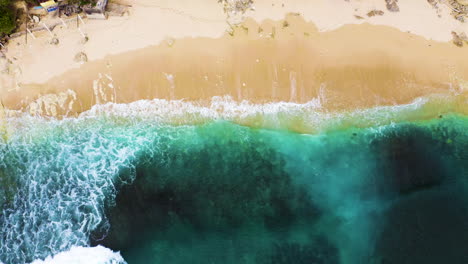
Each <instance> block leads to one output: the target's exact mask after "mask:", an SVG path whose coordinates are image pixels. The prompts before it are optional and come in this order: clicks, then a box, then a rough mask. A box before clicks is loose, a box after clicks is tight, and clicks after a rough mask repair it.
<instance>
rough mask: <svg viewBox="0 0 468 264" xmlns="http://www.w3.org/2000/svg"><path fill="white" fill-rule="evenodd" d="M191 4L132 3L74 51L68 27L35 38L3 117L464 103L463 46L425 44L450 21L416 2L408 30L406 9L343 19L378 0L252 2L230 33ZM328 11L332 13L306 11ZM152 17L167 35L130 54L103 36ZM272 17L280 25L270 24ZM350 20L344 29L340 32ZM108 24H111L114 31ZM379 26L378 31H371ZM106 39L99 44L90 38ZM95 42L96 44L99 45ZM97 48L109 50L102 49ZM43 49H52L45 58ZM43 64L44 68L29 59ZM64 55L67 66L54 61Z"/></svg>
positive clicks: (206, 5)
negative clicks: (188, 107)
mask: <svg viewBox="0 0 468 264" xmlns="http://www.w3.org/2000/svg"><path fill="white" fill-rule="evenodd" d="M203 1H204V2H203V4H198V5H194V4H187V3H186V2H184V1H181V2H178V3H175V4H172V5H176V7H174V8H169V7H161V6H158V7H154V6H153V7H150V6H148V5H147V4H148V3H150V2H151V1H147V0H140V1H139V2H138V3H135V5H134V7H133V10H132V14H131V15H130V16H124V17H119V18H111V19H109V20H107V21H92V22H90V23H89V24H87V25H86V26H85V27H86V28H87V29H88V30H87V32H86V33H87V34H89V36H90V40H89V42H88V43H86V44H84V45H83V44H80V43H79V41H78V39H77V38H76V37H77V36H76V35H77V34H78V33H76V32H75V33H74V34H75V37H74V38H69V37H70V36H69V35H70V34H71V33H72V31H73V30H71V29H68V30H58V31H57V34H58V36H59V37H60V39H62V38H64V40H63V41H62V40H61V42H60V44H59V46H58V47H52V45H48V44H44V43H42V44H41V43H40V42H41V41H42V42H44V41H45V40H46V39H47V38H42V39H41V38H38V39H37V40H35V41H36V42H39V43H33V44H31V45H32V46H31V47H30V49H31V50H29V52H32V50H34V49H37V48H41V47H45V48H46V49H47V50H46V51H44V53H40V54H42V55H38V54H36V55H34V54H32V53H29V54H27V53H25V54H21V55H22V56H23V60H20V59H18V62H17V63H18V64H19V63H22V65H23V66H24V67H23V68H21V69H19V70H18V72H19V73H17V74H16V75H17V76H14V77H15V78H17V79H18V80H9V81H10V82H9V84H7V83H8V82H6V81H5V80H4V81H3V85H2V87H1V88H0V90H1V91H2V97H1V99H2V101H3V103H4V104H5V106H6V108H8V109H13V110H22V111H27V112H30V113H32V114H40V115H46V116H62V115H64V114H67V115H68V114H71V115H76V113H80V112H83V111H86V110H87V109H90V108H91V107H92V106H93V105H95V104H102V103H106V102H116V103H129V102H133V101H137V100H141V99H153V98H160V99H172V100H177V99H185V100H189V101H203V100H205V101H206V100H209V99H211V98H212V97H213V96H226V95H228V96H231V97H233V98H234V99H235V100H237V101H242V100H249V101H252V102H254V103H264V102H276V101H285V102H298V103H301V102H307V101H310V100H313V99H314V98H318V97H320V96H322V97H324V98H326V101H327V104H326V105H324V107H325V108H326V109H328V110H332V111H335V110H352V109H358V108H367V107H374V106H378V105H392V104H405V103H409V102H411V101H412V100H414V99H415V98H418V97H421V96H424V95H430V94H434V93H447V92H454V91H455V92H458V93H461V94H462V96H466V90H467V89H468V88H467V87H466V80H468V55H467V54H466V52H464V51H466V48H467V47H466V45H465V47H461V48H460V47H456V46H455V45H453V43H451V42H440V41H435V40H429V39H428V38H431V36H432V38H436V39H439V40H441V39H444V38H446V40H449V39H450V37H451V32H448V29H447V26H453V24H451V23H456V22H453V21H455V20H454V19H453V18H451V17H450V18H449V17H447V15H444V16H443V17H442V18H438V17H437V14H436V13H435V12H436V10H435V9H433V8H432V7H431V6H430V5H429V4H428V3H426V2H425V1H420V2H417V5H421V3H422V2H424V3H423V4H424V6H426V7H425V8H423V7H422V5H421V6H419V7H418V8H419V9H420V10H421V11H420V12H419V13H420V14H424V15H423V16H420V17H419V21H414V19H413V21H409V20H408V19H409V18H408V11H405V10H408V8H411V7H412V8H416V7H414V6H415V5H416V4H415V3H414V2H413V4H403V3H401V4H400V5H401V6H400V12H397V13H391V12H388V11H387V10H386V9H385V14H384V15H383V16H378V17H370V18H367V19H365V20H362V19H356V18H355V17H352V16H354V15H353V14H355V13H356V14H360V13H359V12H363V11H362V10H380V9H382V10H384V8H385V3H384V1H371V0H369V1H366V2H365V3H355V2H350V3H347V2H345V3H341V4H338V3H330V2H327V1H319V2H317V3H316V4H314V6H313V7H312V6H310V5H306V1H303V0H294V1H290V2H289V3H286V4H285V6H284V7H283V6H281V4H280V2H279V1H257V2H256V3H255V10H253V11H252V10H250V11H247V12H246V14H245V21H244V22H243V23H242V24H240V25H239V26H238V27H236V28H233V31H231V32H230V31H229V27H228V26H227V24H226V22H225V19H226V18H225V14H224V13H223V12H222V8H221V6H220V5H219V4H217V3H215V2H212V1H208V0H203ZM277 2H278V3H277ZM357 4H360V5H361V6H360V8H356V7H355V6H356V5H357ZM270 5H271V6H270ZM406 5H407V6H406ZM417 5H416V6H417ZM156 6H157V5H156ZM195 6H196V7H195ZM301 7H302V9H301ZM305 7H306V8H305ZM314 7H315V9H314ZM332 7H335V9H336V12H337V13H339V14H341V15H340V16H337V17H333V18H330V17H329V16H327V15H326V14H323V15H321V16H319V15H318V14H317V12H319V11H320V10H322V12H324V11H326V10H329V9H330V8H332ZM353 7H354V9H353ZM155 9H159V10H160V13H159V15H161V17H158V18H156V20H158V21H163V22H164V21H165V22H166V23H167V22H169V23H167V24H168V25H170V26H168V27H167V28H158V30H157V31H155V32H154V34H150V35H148V34H146V35H144V37H142V36H143V35H142V36H140V38H141V43H140V42H138V43H137V45H140V46H142V47H135V45H136V44H135V43H134V42H132V41H129V40H128V39H125V40H124V39H121V40H118V41H117V42H115V41H116V40H115V38H114V37H112V36H111V35H112V34H115V30H118V29H120V30H121V31H122V32H123V34H129V32H128V27H129V25H140V26H142V24H141V23H142V20H144V19H142V17H143V18H145V16H144V12H147V13H146V15H148V14H149V13H151V12H154V10H155ZM297 9H301V10H302V11H303V12H301V14H298V13H289V15H286V16H284V12H285V11H288V12H291V11H295V10H297ZM176 10H177V12H176ZM184 10H185V11H184ZM189 10H190V12H191V13H192V15H189ZM356 10H357V11H356ZM340 12H341V13H340ZM431 12H434V14H433V15H434V16H435V18H436V19H437V20H434V21H432V22H433V23H434V24H437V23H439V24H437V25H439V27H438V28H436V29H433V30H432V29H430V30H429V28H430V27H429V26H427V25H426V24H424V23H427V21H429V20H428V19H432V18H431V14H432V13H431ZM440 12H442V14H443V11H440ZM325 13H326V12H325ZM196 14H198V16H197V15H196ZM280 14H283V18H281V19H278V18H279V15H280ZM184 17H185V18H184ZM350 17H351V18H350ZM181 19H186V20H184V21H185V22H184V21H181ZM273 19H275V20H273ZM353 19H354V20H353ZM197 20H199V21H198V22H196V21H197ZM132 21H133V22H132ZM258 21H262V22H260V23H259V22H258ZM310 21H314V22H310ZM333 21H335V22H333ZM337 21H338V22H337ZM343 21H344V22H343ZM353 21H354V22H355V23H356V24H349V23H353ZM117 22H119V23H122V24H121V26H120V27H119V26H116V23H117ZM341 22H343V24H344V25H343V24H341ZM366 22H370V23H372V24H369V23H366ZM189 23H191V24H190V26H189V28H187V24H189ZM380 23H381V24H387V25H386V26H385V25H375V24H380ZM90 25H93V29H92V30H90V29H89V28H90V27H91V26H90ZM122 25H124V26H122ZM125 25H127V26H125ZM389 25H393V26H394V27H391V26H389ZM398 25H400V27H399V28H398ZM401 25H407V28H404V27H401ZM463 25H464V26H465V27H466V26H467V25H466V24H463ZM409 28H411V29H413V30H414V31H418V30H419V32H420V35H417V34H414V33H415V32H411V33H408V32H404V31H402V30H405V29H409ZM194 29H195V30H194ZM93 30H94V31H93ZM106 30H107V31H108V33H106V34H108V35H102V36H101V35H96V34H98V33H99V32H100V33H103V32H104V33H105V32H106ZM139 30H140V31H142V29H139ZM226 30H227V33H226ZM424 30H427V32H426V33H424V32H423V31H424ZM454 30H456V29H454ZM137 31H138V30H137ZM62 33H63V34H64V35H63V36H62V35H60V34H62ZM67 34H68V35H67ZM135 34H136V33H135ZM431 34H432V35H431ZM99 38H101V39H107V40H106V41H104V42H102V43H101V42H99V41H98V40H99ZM140 38H139V40H140ZM112 39H114V40H112ZM65 41H67V42H65ZM109 41H110V42H111V43H112V45H110V46H107V49H106V50H103V48H106V45H107V44H109ZM119 41H120V42H119ZM73 42H75V43H73ZM132 45H133V46H132ZM73 47H74V48H73ZM83 47H84V48H85V52H86V55H87V57H88V59H89V62H86V63H84V64H82V65H80V64H79V63H76V62H73V59H72V57H73V56H74V55H75V52H78V51H79V50H81V49H79V48H83ZM132 47H133V48H132ZM402 47H404V48H402ZM15 48H17V49H16V50H15V49H13V50H9V52H12V53H14V52H15V51H16V52H19V51H20V50H21V48H22V46H21V45H19V46H16V47H15ZM23 49H24V48H23ZM50 49H55V50H59V51H58V52H55V53H48V52H50ZM70 49H71V50H70ZM126 49H128V50H126ZM62 50H63V51H62ZM115 51H117V52H115ZM20 53H21V52H19V53H17V54H20ZM49 55H50V57H49V58H48V59H47V60H46V61H44V60H41V59H40V57H41V56H49ZM64 55H66V57H70V58H69V59H68V60H65V59H64ZM100 56H105V57H104V58H100ZM28 60H29V61H28ZM25 61H26V62H25ZM64 61H68V62H66V63H65V62H64ZM200 62H202V63H200ZM51 69H55V71H54V72H53V73H52V72H51ZM38 71H42V73H43V74H42V75H41V74H39V73H38ZM61 72H63V73H61ZM59 73H60V74H59ZM46 77H51V78H46ZM28 80H30V81H29V82H28ZM31 80H32V82H31ZM34 80H35V81H34ZM0 83H2V82H0ZM14 86H18V87H14ZM5 90H6V91H5ZM70 103H72V104H73V107H71V108H70V107H69V106H70V105H71V104H70Z"/></svg>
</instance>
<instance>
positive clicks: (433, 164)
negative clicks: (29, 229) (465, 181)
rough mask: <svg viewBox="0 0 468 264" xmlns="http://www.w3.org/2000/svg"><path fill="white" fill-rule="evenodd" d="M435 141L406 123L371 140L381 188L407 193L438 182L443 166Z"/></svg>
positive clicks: (427, 134)
mask: <svg viewBox="0 0 468 264" xmlns="http://www.w3.org/2000/svg"><path fill="white" fill-rule="evenodd" d="M437 146H438V142H437V141H436V140H434V139H433V138H432V136H431V135H430V134H429V133H428V132H427V131H425V130H421V129H418V128H417V127H413V126H408V127H407V128H403V129H401V130H399V131H393V132H391V133H389V134H388V135H387V136H386V137H385V138H382V139H381V140H378V141H376V142H374V148H375V152H376V153H378V154H377V155H380V160H381V164H382V165H381V166H383V167H382V168H381V169H380V171H382V172H383V173H385V174H386V175H385V176H383V177H382V180H383V182H384V183H383V186H384V187H382V188H383V189H386V190H389V189H393V190H394V191H396V192H398V193H411V192H415V191H418V190H424V189H426V188H431V187H433V186H437V185H439V184H441V183H442V182H443V180H444V177H445V174H444V168H443V163H442V161H441V158H440V150H437V149H436V147H437Z"/></svg>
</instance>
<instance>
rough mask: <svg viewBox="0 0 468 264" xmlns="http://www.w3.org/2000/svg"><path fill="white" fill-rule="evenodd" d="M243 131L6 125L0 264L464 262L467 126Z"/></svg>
mask: <svg viewBox="0 0 468 264" xmlns="http://www.w3.org/2000/svg"><path fill="white" fill-rule="evenodd" d="M383 111H394V110H392V109H384V110H383ZM379 113H380V112H379ZM376 118H377V117H376ZM396 119H397V120H398V118H396ZM387 121H388V120H387ZM239 123H240V122H236V121H233V120H223V119H213V120H204V121H203V122H197V123H196V124H174V123H171V124H168V123H164V122H161V121H160V120H158V119H151V118H142V117H140V116H139V115H138V114H135V115H128V116H121V115H120V116H117V115H116V116H113V115H93V116H82V117H80V118H66V119H63V120H53V119H43V118H38V117H31V116H27V115H24V116H21V117H15V118H11V119H10V120H9V125H10V126H12V127H14V129H13V131H12V132H10V133H9V135H8V137H5V139H3V141H1V142H0V230H1V232H0V262H3V263H5V264H7V263H8V264H9V263H30V262H32V261H34V260H38V259H44V258H46V257H47V256H53V255H55V254H57V253H60V252H66V251H67V250H69V249H70V248H71V247H72V246H80V247H92V246H97V245H102V246H105V247H107V248H109V249H111V250H113V251H120V254H121V255H122V257H123V258H124V259H125V261H126V262H127V263H130V264H132V263H224V264H226V263H275V264H276V263H277V264H282V263H298V264H302V263H317V264H321V263H324V264H333V263H344V264H348V263H352V264H353V263H454V264H457V263H460V264H462V263H468V254H467V252H468V251H467V248H468V133H467V131H468V118H467V117H466V116H463V115H459V114H456V113H444V115H440V116H437V117H435V118H431V119H428V120H424V121H423V120H420V121H418V120H413V119H411V120H405V118H402V119H401V120H398V122H391V120H390V122H384V123H381V124H380V123H375V124H372V125H366V126H353V125H351V126H349V125H346V126H345V125H343V126H331V127H333V128H330V129H323V130H322V131H319V132H315V133H298V132H294V131H293V129H288V128H287V127H284V128H281V127H277V128H271V127H265V126H264V127H262V126H257V127H255V126H245V125H241V124H239ZM344 123H346V122H344ZM346 124H348V123H346ZM121 262H122V261H120V262H119V261H117V260H116V261H114V262H111V261H109V262H108V263H121Z"/></svg>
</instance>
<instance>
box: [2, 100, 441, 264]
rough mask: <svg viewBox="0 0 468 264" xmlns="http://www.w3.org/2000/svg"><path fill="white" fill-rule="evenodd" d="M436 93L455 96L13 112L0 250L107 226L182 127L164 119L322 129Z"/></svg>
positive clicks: (407, 114)
mask: <svg viewBox="0 0 468 264" xmlns="http://www.w3.org/2000/svg"><path fill="white" fill-rule="evenodd" d="M438 100H439V101H441V102H442V104H444V105H450V104H446V102H447V100H450V99H446V98H445V97H443V96H440V97H437V96H435V97H425V98H419V99H417V100H415V101H413V102H411V103H410V104H405V105H394V106H379V107H374V108H368V109H362V110H355V111H352V112H328V111H326V110H324V108H323V107H322V104H323V103H324V101H323V99H322V97H319V98H316V99H314V100H312V101H310V102H308V103H304V104H298V103H288V102H277V103H266V104H254V103H251V102H248V101H242V102H236V101H234V100H233V99H232V98H230V97H214V98H212V100H211V101H210V102H208V103H207V104H206V103H205V104H203V103H196V102H185V101H182V100H178V101H175V100H172V101H170V100H161V99H155V100H141V101H136V102H133V103H130V104H115V103H108V104H105V105H96V106H94V107H93V108H92V109H90V110H89V111H86V112H84V113H82V114H81V115H80V116H79V117H77V118H64V119H62V120H57V119H55V118H51V119H46V118H43V117H40V116H31V115H27V114H23V115H17V116H10V117H9V118H8V122H7V126H8V130H9V132H8V139H7V141H8V144H5V142H2V139H1V138H0V173H3V171H2V170H4V171H5V172H7V173H8V174H5V175H6V179H7V180H8V179H9V178H8V177H12V178H14V181H11V182H12V183H11V188H12V190H13V191H14V192H13V193H14V196H13V197H9V199H10V201H9V206H8V208H0V210H3V211H2V212H1V213H0V230H2V233H1V234H0V258H1V259H2V261H4V262H6V263H27V262H30V261H32V260H33V259H44V258H46V257H47V256H49V255H57V254H59V253H60V252H63V251H65V250H68V249H70V248H72V247H74V246H82V247H86V246H88V245H89V237H90V235H91V234H92V233H93V232H95V231H96V230H97V231H100V234H105V233H106V229H107V228H108V225H107V224H106V223H107V222H106V216H105V205H106V204H112V203H113V202H114V198H115V195H116V184H120V183H122V181H131V180H133V177H134V173H133V169H134V164H133V163H134V162H133V161H134V160H135V159H137V158H138V155H139V153H140V152H144V151H151V152H155V151H162V150H160V149H161V148H163V147H164V146H162V145H161V144H165V143H164V142H165V141H170V138H171V137H173V136H175V135H174V133H177V130H176V129H174V131H170V132H169V133H158V131H159V130H157V129H155V128H156V127H159V126H163V125H164V124H165V123H168V124H182V125H185V124H191V123H195V124H198V123H204V122H211V121H216V120H227V121H231V122H234V123H238V124H246V125H249V126H257V127H263V128H275V129H278V128H279V129H296V128H297V126H300V129H299V130H306V132H318V131H324V130H327V129H335V128H343V127H350V126H357V127H365V126H381V125H387V124H391V123H392V122H399V121H405V120H418V119H420V118H422V117H426V116H425V115H426V113H425V110H424V108H425V107H426V106H428V105H430V104H434V102H437V101H438ZM437 109H439V110H437V111H450V108H440V107H439V108H437ZM298 124H299V125H298ZM170 127H172V126H170ZM164 137H166V138H167V139H168V140H166V138H164ZM148 147H149V148H150V149H149V150H148ZM122 170H125V171H127V172H129V173H126V175H128V176H126V177H129V178H124V179H122V178H120V177H121V175H119V172H121V171H122ZM5 175H4V176H5ZM7 183H9V182H8V181H7ZM8 188H10V187H8V186H2V191H4V193H5V194H8V191H9V190H8ZM5 194H2V193H0V196H2V195H3V196H5V197H7V195H5ZM10 196H11V195H10ZM0 198H2V197H0ZM2 199H3V198H2ZM0 205H1V204H0ZM68 263H70V262H68ZM71 263H73V262H71ZM110 263H112V262H110ZM116 263H118V262H116Z"/></svg>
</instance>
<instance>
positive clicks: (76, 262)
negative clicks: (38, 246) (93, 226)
mask: <svg viewBox="0 0 468 264" xmlns="http://www.w3.org/2000/svg"><path fill="white" fill-rule="evenodd" d="M125 263H126V262H125V260H124V259H123V258H122V256H121V255H120V253H119V252H113V251H112V250H110V249H108V248H105V247H102V246H97V247H72V248H71V249H70V250H68V251H64V252H60V253H58V254H57V255H55V256H49V257H47V258H46V259H45V260H35V261H33V262H32V263H31V264H125Z"/></svg>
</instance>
